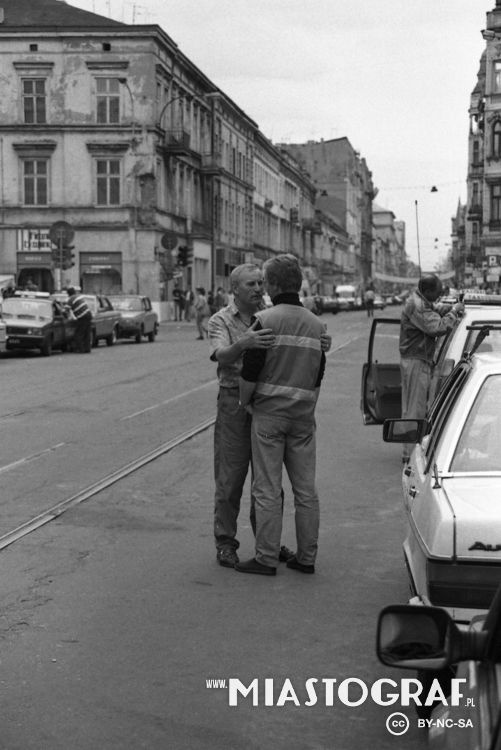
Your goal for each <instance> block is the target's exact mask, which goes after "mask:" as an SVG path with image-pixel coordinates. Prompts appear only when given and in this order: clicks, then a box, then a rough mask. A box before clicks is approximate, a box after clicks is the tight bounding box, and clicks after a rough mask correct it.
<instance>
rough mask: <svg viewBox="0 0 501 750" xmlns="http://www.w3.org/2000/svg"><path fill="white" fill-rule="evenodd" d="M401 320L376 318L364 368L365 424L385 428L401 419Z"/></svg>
mask: <svg viewBox="0 0 501 750" xmlns="http://www.w3.org/2000/svg"><path fill="white" fill-rule="evenodd" d="M399 335H400V320H399V319H397V318H375V319H374V321H373V323H372V328H371V332H370V336H369V349H368V353H367V362H365V364H364V366H363V368H362V394H361V403H360V407H361V410H362V418H363V421H364V424H382V423H383V422H384V420H385V419H398V417H400V415H401V411H402V406H401V400H402V384H401V376H400V352H399V349H398V342H399Z"/></svg>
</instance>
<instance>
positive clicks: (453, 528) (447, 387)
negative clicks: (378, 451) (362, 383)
mask: <svg viewBox="0 0 501 750" xmlns="http://www.w3.org/2000/svg"><path fill="white" fill-rule="evenodd" d="M383 437H384V440H385V441H387V442H394V443H415V444H416V445H415V448H414V450H413V451H412V453H411V456H410V459H409V463H408V464H407V465H406V466H405V468H404V470H403V473H402V488H403V499H404V507H405V512H406V515H407V521H408V529H407V534H406V538H405V541H404V556H405V561H406V566H407V570H408V573H409V579H410V586H411V592H412V594H413V596H414V598H415V601H417V602H420V603H422V604H427V605H430V604H432V605H435V606H439V607H444V608H446V609H447V610H448V611H449V613H450V614H451V616H452V617H453V618H454V619H455V620H458V621H460V622H463V623H468V622H469V621H470V620H471V619H472V617H474V616H475V615H477V614H479V613H481V612H483V611H485V610H486V609H487V608H488V607H489V606H490V603H491V600H492V597H493V595H494V593H495V591H496V589H497V587H498V585H499V584H500V582H501V506H500V498H501V358H500V357H499V356H497V355H495V354H475V355H474V356H468V357H465V359H463V360H461V361H460V362H459V364H458V365H457V366H456V368H455V369H454V371H453V372H452V373H451V375H450V377H449V378H448V379H447V381H446V382H445V383H444V386H443V388H442V389H441V391H440V393H439V394H438V395H437V398H436V399H435V401H434V403H433V406H432V408H431V410H430V412H429V415H428V418H427V419H426V420H423V419H421V420H411V419H389V420H387V421H386V422H385V424H384V428H383Z"/></svg>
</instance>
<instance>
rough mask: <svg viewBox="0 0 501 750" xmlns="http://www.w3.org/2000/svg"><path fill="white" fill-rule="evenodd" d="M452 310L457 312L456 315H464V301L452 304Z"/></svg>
mask: <svg viewBox="0 0 501 750" xmlns="http://www.w3.org/2000/svg"><path fill="white" fill-rule="evenodd" d="M452 312H453V313H456V315H462V314H463V313H464V304H463V303H462V302H456V304H455V305H452Z"/></svg>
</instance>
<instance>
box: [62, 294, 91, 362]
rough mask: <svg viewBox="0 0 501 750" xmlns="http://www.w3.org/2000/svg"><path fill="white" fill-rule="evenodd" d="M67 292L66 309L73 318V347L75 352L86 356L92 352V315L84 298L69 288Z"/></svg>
mask: <svg viewBox="0 0 501 750" xmlns="http://www.w3.org/2000/svg"><path fill="white" fill-rule="evenodd" d="M66 291H67V292H68V303H67V304H68V307H69V308H70V310H71V312H72V313H73V316H74V318H75V337H74V339H73V347H74V350H75V351H76V352H80V353H85V354H88V353H89V352H91V351H92V313H91V311H90V309H89V306H88V305H87V302H86V300H85V297H84V296H83V295H82V294H80V292H77V291H76V290H75V288H74V287H72V286H70V287H68V289H67V290H66Z"/></svg>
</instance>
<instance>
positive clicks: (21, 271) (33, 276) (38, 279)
mask: <svg viewBox="0 0 501 750" xmlns="http://www.w3.org/2000/svg"><path fill="white" fill-rule="evenodd" d="M16 286H17V288H18V289H32V290H36V291H39V292H49V293H50V294H52V292H53V291H54V290H55V288H56V285H55V281H54V269H53V264H52V254H51V253H43V252H42V253H37V252H33V253H18V254H17V281H16Z"/></svg>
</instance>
